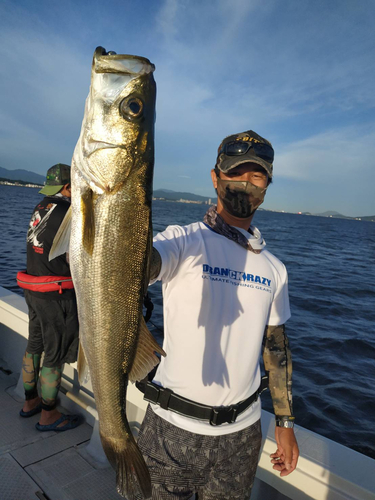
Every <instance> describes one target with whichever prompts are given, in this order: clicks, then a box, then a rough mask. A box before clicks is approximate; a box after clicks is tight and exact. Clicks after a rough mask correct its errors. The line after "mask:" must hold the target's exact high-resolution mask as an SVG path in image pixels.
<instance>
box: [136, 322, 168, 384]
mask: <svg viewBox="0 0 375 500" xmlns="http://www.w3.org/2000/svg"><path fill="white" fill-rule="evenodd" d="M155 352H157V353H158V354H160V355H161V356H166V353H165V352H164V351H163V349H162V348H161V347H160V346H159V344H158V343H157V342H156V340H155V339H154V337H153V336H152V334H151V333H150V331H149V329H148V328H147V325H146V323H145V320H144V318H143V317H142V319H141V326H140V333H139V339H138V344H137V351H136V353H135V357H134V361H133V365H132V368H131V370H130V372H129V380H130V381H131V382H135V381H136V380H142V379H144V378H145V377H146V376H147V375H148V374H149V373H150V371H151V370H152V369H153V368H154V366H156V365H157V364H158V363H159V361H160V360H159V358H158V357H157V356H156V354H155Z"/></svg>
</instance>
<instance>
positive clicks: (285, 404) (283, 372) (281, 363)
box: [263, 325, 293, 416]
mask: <svg viewBox="0 0 375 500" xmlns="http://www.w3.org/2000/svg"><path fill="white" fill-rule="evenodd" d="M263 347H264V349H263V361H264V368H265V370H266V371H267V372H268V375H269V387H270V392H271V397H272V403H273V409H274V412H275V415H277V416H292V415H293V406H292V357H291V353H290V349H289V342H288V337H287V336H286V333H285V325H279V326H267V327H266V331H265V335H264V344H263Z"/></svg>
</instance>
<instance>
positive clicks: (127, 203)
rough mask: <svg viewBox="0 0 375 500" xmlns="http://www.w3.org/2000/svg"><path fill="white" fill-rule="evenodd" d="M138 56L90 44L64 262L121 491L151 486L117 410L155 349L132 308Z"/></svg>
mask: <svg viewBox="0 0 375 500" xmlns="http://www.w3.org/2000/svg"><path fill="white" fill-rule="evenodd" d="M154 69H155V68H154V66H153V64H151V63H150V61H149V60H148V59H145V58H143V57H135V56H129V55H117V54H115V53H114V52H109V53H106V52H105V50H104V49H103V48H102V47H98V48H97V49H96V51H95V53H94V58H93V64H92V75H91V87H90V93H89V95H88V97H87V101H86V108H85V115H84V119H83V123H82V129H81V134H80V137H79V140H78V143H77V145H76V148H75V151H74V155H73V160H72V224H71V238H70V266H71V271H72V277H73V281H74V286H75V289H76V293H77V300H78V314H79V324H80V341H81V345H82V347H83V351H84V355H85V358H86V360H87V363H88V366H89V369H90V374H91V380H92V386H93V390H94V395H95V401H96V406H97V410H98V414H99V422H100V437H101V441H102V445H103V449H104V451H105V453H106V456H107V458H108V460H109V461H110V463H111V464H112V465H113V467H114V468H115V469H116V473H117V489H118V491H119V493H120V494H122V495H123V496H125V497H126V498H127V499H128V500H131V499H132V498H133V497H134V495H135V494H136V493H137V492H139V489H140V490H141V491H142V494H143V496H144V497H145V498H148V497H150V496H151V482H150V476H149V472H148V470H147V467H146V464H145V462H144V460H143V457H142V455H141V453H140V451H139V449H138V447H137V445H136V442H135V440H134V438H133V436H132V434H131V431H130V428H129V425H128V421H127V419H126V414H125V398H126V387H127V383H128V380H130V381H134V380H140V379H142V378H143V377H145V376H146V375H147V373H148V372H149V371H150V370H151V369H152V367H153V366H155V365H156V364H157V363H158V358H157V357H156V355H155V351H156V352H159V353H160V354H162V355H165V353H164V352H163V350H162V349H161V348H160V347H159V346H158V344H157V343H156V341H155V340H154V338H153V337H152V336H151V334H150V332H149V331H148V329H147V327H146V324H145V322H144V319H143V316H142V304H143V297H144V295H145V292H146V290H147V286H148V281H149V260H150V253H151V249H152V226H151V200H152V179H153V165H154V122H155V98H156V86H155V81H154V78H153V71H154Z"/></svg>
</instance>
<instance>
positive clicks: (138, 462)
mask: <svg viewBox="0 0 375 500" xmlns="http://www.w3.org/2000/svg"><path fill="white" fill-rule="evenodd" d="M101 441H102V446H103V450H104V452H105V454H106V456H107V458H108V460H109V462H110V463H111V465H112V467H113V468H114V469H115V470H116V486H117V491H118V493H119V494H120V495H122V496H123V497H124V498H126V499H127V500H134V499H135V495H139V494H140V493H141V494H142V495H143V497H144V498H145V499H147V498H151V496H152V491H151V478H150V473H149V471H148V469H147V466H146V463H145V461H144V458H143V456H142V453H141V452H140V450H139V448H138V446H137V444H136V442H135V440H134V438H133V436H132V435H127V437H126V440H125V441H124V440H121V441H119V440H116V439H112V438H106V437H104V436H101Z"/></svg>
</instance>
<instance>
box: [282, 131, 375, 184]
mask: <svg viewBox="0 0 375 500" xmlns="http://www.w3.org/2000/svg"><path fill="white" fill-rule="evenodd" d="M363 129H364V127H347V128H342V129H336V130H331V131H326V132H324V133H321V134H317V135H314V136H311V137H309V138H307V139H305V140H302V141H297V142H291V143H289V144H287V146H285V147H282V146H280V147H279V148H278V147H277V146H276V150H277V151H279V153H278V154H277V156H276V165H277V175H278V176H279V177H286V178H293V179H302V180H313V181H315V182H322V183H328V182H331V181H332V180H335V179H336V180H338V179H341V181H342V179H343V178H346V179H347V180H348V181H350V179H353V176H354V175H355V176H356V174H357V173H361V176H363V178H367V179H368V178H369V177H368V176H370V177H374V175H375V171H374V170H375V169H374V163H375V124H374V125H373V127H372V130H371V129H370V130H368V129H367V130H363Z"/></svg>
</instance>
